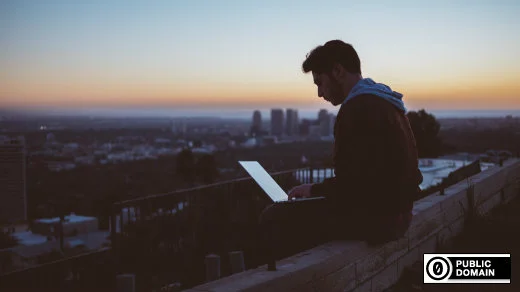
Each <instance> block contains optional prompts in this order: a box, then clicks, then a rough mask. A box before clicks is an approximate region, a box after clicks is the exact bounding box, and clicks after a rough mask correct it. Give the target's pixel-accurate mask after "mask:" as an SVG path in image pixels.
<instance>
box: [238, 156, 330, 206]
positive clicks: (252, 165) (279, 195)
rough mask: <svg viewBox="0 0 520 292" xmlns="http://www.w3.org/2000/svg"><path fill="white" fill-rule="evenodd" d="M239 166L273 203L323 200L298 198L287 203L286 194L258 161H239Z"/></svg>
mask: <svg viewBox="0 0 520 292" xmlns="http://www.w3.org/2000/svg"><path fill="white" fill-rule="evenodd" d="M238 163H240V165H241V166H242V167H243V168H244V169H245V170H246V171H247V173H249V175H250V176H251V177H252V178H253V179H254V180H255V181H256V183H257V184H258V185H259V186H260V187H261V188H262V190H263V191H264V192H265V193H266V194H267V195H268V196H269V198H271V201H272V202H273V203H281V202H291V201H309V200H316V199H323V198H324V197H312V198H298V199H294V200H291V201H289V196H288V195H287V193H286V192H285V191H284V190H283V189H282V188H281V187H280V185H278V184H277V183H276V181H275V180H274V179H273V177H272V176H271V175H269V173H267V171H266V170H265V169H264V168H263V167H262V165H260V163H258V161H239V162H238Z"/></svg>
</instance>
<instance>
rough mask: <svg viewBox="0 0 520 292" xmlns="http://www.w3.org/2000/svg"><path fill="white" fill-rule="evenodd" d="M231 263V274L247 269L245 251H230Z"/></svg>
mask: <svg viewBox="0 0 520 292" xmlns="http://www.w3.org/2000/svg"><path fill="white" fill-rule="evenodd" d="M229 262H230V263H231V274H236V273H241V272H243V271H244V270H245V264H244V253H243V252H242V251H232V252H230V253H229Z"/></svg>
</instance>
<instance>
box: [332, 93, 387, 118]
mask: <svg viewBox="0 0 520 292" xmlns="http://www.w3.org/2000/svg"><path fill="white" fill-rule="evenodd" d="M388 111H395V108H394V106H393V105H392V104H390V103H389V102H388V101H386V100H384V99H383V98H381V97H379V96H377V95H374V94H360V95H358V96H355V97H353V98H351V99H350V100H348V101H347V102H345V103H344V104H343V105H342V106H341V108H340V110H339V112H340V113H347V112H348V113H349V115H351V114H353V113H359V114H363V115H371V114H378V113H381V112H388Z"/></svg>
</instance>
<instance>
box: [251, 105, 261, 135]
mask: <svg viewBox="0 0 520 292" xmlns="http://www.w3.org/2000/svg"><path fill="white" fill-rule="evenodd" d="M260 133H262V113H261V112H260V111H259V110H256V111H254V112H253V122H252V123H251V135H254V136H256V135H259V134H260Z"/></svg>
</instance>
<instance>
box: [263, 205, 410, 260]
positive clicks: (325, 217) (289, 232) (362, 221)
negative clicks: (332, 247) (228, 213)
mask: <svg viewBox="0 0 520 292" xmlns="http://www.w3.org/2000/svg"><path fill="white" fill-rule="evenodd" d="M363 213H365V214H363ZM366 213H367V212H362V211H361V212H356V213H355V214H354V213H346V212H343V211H342V208H341V204H340V203H338V202H334V201H330V200H326V199H321V200H309V201H300V202H290V203H276V204H273V205H271V206H269V207H267V208H266V209H265V210H264V212H263V213H262V216H261V218H260V233H261V234H262V241H263V251H264V252H265V254H266V257H267V258H275V259H281V258H284V257H288V256H291V255H294V254H296V253H299V252H302V251H305V250H307V249H310V248H312V247H315V246H318V245H320V244H323V243H326V242H329V241H332V240H359V241H365V242H367V243H368V244H370V245H379V244H383V243H385V242H389V241H392V240H396V239H398V238H399V237H400V236H402V235H403V234H404V232H406V229H407V228H408V225H409V220H408V222H404V223H402V224H395V223H394V222H393V221H392V220H394V219H395V217H396V216H392V218H389V219H384V218H383V219H381V218H378V219H377V220H373V218H371V216H370V215H368V214H366Z"/></svg>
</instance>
